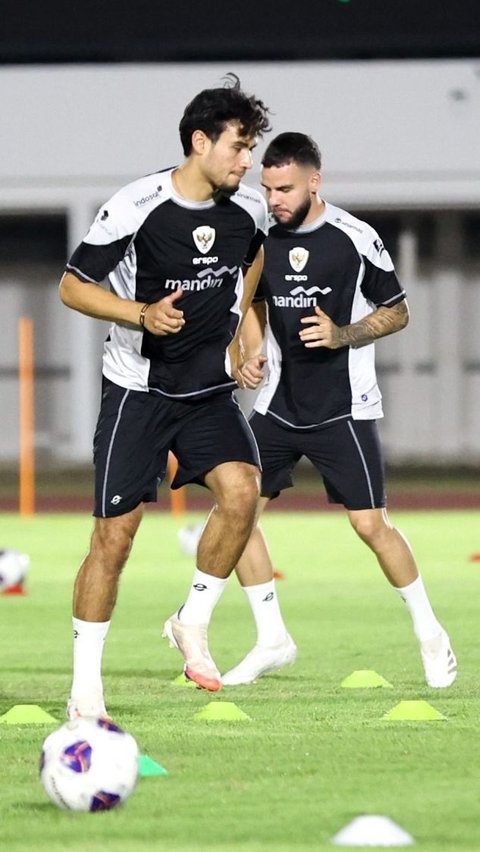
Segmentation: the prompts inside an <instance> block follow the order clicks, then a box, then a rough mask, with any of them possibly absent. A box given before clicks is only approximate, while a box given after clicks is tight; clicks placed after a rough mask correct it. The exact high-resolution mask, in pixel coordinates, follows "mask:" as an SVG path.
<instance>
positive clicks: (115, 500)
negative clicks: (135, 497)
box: [110, 494, 122, 506]
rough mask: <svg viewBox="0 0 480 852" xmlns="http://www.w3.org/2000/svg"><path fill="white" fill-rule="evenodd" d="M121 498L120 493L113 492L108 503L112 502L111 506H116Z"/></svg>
mask: <svg viewBox="0 0 480 852" xmlns="http://www.w3.org/2000/svg"><path fill="white" fill-rule="evenodd" d="M121 499H122V498H121V497H120V494H115V497H112V499H111V500H110V503H111V504H112V506H118V504H119V503H120V500H121Z"/></svg>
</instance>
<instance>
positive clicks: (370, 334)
mask: <svg viewBox="0 0 480 852" xmlns="http://www.w3.org/2000/svg"><path fill="white" fill-rule="evenodd" d="M408 320H409V311H408V305H407V302H406V300H405V299H404V300H403V301H402V302H399V303H398V304H397V305H393V306H392V307H391V308H387V307H384V306H383V305H382V306H381V307H379V308H377V310H376V311H374V312H373V313H372V314H369V316H367V317H364V318H363V319H361V320H359V321H358V322H354V323H352V324H351V325H344V326H342V327H339V328H338V346H352V347H353V348H358V347H361V346H367V345H368V344H369V343H373V341H374V340H378V339H379V338H381V337H386V335H388V334H394V333H395V332H396V331H401V329H402V328H405V326H406V325H407V324H408Z"/></svg>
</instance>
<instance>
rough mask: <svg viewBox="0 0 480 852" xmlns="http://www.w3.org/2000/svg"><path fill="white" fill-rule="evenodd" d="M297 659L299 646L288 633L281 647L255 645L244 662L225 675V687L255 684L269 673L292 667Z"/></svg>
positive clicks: (223, 680)
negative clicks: (254, 682)
mask: <svg viewBox="0 0 480 852" xmlns="http://www.w3.org/2000/svg"><path fill="white" fill-rule="evenodd" d="M296 659H297V646H296V645H295V642H294V641H293V639H292V637H291V636H290V635H289V634H288V633H287V635H286V637H285V639H284V641H283V642H282V643H281V644H280V645H275V646H274V647H271V648H263V647H262V646H261V645H255V647H254V648H252V650H251V651H250V653H249V654H247V656H246V657H244V658H243V660H242V662H241V663H239V664H238V666H235V668H233V669H230V671H229V672H227V673H226V674H224V675H223V677H222V683H223V684H224V686H239V685H240V684H242V683H253V681H254V680H257V678H259V677H261V676H262V675H264V674H268V673H269V672H275V671H277V669H282V668H283V667H284V666H289V665H292V663H294V662H295V660H296Z"/></svg>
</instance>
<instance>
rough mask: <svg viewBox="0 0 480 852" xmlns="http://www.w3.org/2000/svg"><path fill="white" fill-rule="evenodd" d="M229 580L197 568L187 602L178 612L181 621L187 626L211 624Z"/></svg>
mask: <svg viewBox="0 0 480 852" xmlns="http://www.w3.org/2000/svg"><path fill="white" fill-rule="evenodd" d="M227 580H228V577H227V578H226V579H222V578H221V577H214V576H213V575H212V574H205V572H204V571H200V570H199V569H198V568H195V571H194V573H193V580H192V586H191V589H190V592H189V594H188V597H187V600H186V601H185V603H184V604H183V606H182V607H180V609H179V611H178V617H179V618H180V620H181V621H184V622H185V623H186V624H209V623H210V619H211V617H212V612H213V610H214V609H215V606H216V605H217V603H218V601H219V599H220V597H221V595H222V592H223V590H224V588H225V586H226V584H227Z"/></svg>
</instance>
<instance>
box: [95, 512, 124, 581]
mask: <svg viewBox="0 0 480 852" xmlns="http://www.w3.org/2000/svg"><path fill="white" fill-rule="evenodd" d="M112 520H113V519H112ZM115 520H116V519H115ZM132 544H133V534H132V533H131V532H130V531H129V530H128V529H127V528H125V527H123V526H121V525H119V524H116V523H109V519H103V523H99V524H97V525H96V527H95V530H94V533H93V536H92V544H91V551H92V553H93V554H95V557H96V558H97V559H98V560H99V561H101V562H102V563H103V565H104V566H105V567H106V568H107V567H109V566H110V567H111V568H112V570H114V571H121V569H122V568H123V566H124V565H125V562H126V561H127V559H128V556H129V554H130V551H131V549H132Z"/></svg>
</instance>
